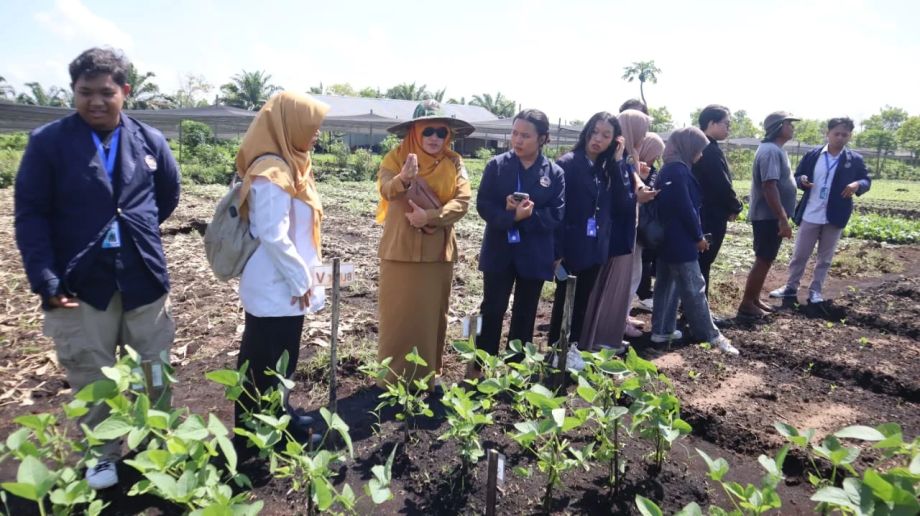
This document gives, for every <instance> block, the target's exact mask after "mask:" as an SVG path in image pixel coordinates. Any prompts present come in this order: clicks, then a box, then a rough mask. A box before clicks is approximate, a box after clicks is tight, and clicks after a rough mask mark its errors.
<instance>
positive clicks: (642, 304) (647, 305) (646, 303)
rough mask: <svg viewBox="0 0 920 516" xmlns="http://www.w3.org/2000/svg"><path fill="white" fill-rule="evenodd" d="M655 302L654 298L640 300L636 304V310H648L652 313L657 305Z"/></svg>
mask: <svg viewBox="0 0 920 516" xmlns="http://www.w3.org/2000/svg"><path fill="white" fill-rule="evenodd" d="M653 301H654V300H653V299H652V298H648V299H640V300H639V301H637V302H636V308H639V309H641V310H647V311H649V312H651V311H652V307H653V306H654V304H655V303H654V302H653Z"/></svg>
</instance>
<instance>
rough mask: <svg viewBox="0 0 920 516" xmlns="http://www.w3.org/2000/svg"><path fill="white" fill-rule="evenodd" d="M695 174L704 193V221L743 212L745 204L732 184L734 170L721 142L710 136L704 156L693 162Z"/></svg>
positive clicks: (725, 218)
mask: <svg viewBox="0 0 920 516" xmlns="http://www.w3.org/2000/svg"><path fill="white" fill-rule="evenodd" d="M693 176H694V177H695V178H696V180H697V181H698V182H699V184H700V190H701V191H702V193H703V208H702V213H701V217H702V219H703V221H704V224H705V221H707V220H712V221H719V220H722V221H724V220H728V217H729V216H730V215H732V214H738V213H741V210H742V209H743V206H742V205H741V201H739V200H738V194H736V193H735V189H734V185H733V184H732V172H731V169H729V167H728V160H726V159H725V154H724V153H723V152H722V149H721V148H720V147H719V143H718V142H716V141H715V140H713V139H712V138H709V145H707V146H706V148H705V149H703V156H702V157H701V158H700V159H699V161H697V162H696V163H694V164H693Z"/></svg>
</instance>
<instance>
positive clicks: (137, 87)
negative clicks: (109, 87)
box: [125, 64, 176, 109]
mask: <svg viewBox="0 0 920 516" xmlns="http://www.w3.org/2000/svg"><path fill="white" fill-rule="evenodd" d="M152 77H156V74H155V73H153V72H147V73H140V72H139V71H138V70H137V68H135V67H134V65H133V64H132V65H130V66H128V71H127V73H126V74H125V81H126V82H127V83H128V84H130V85H131V92H130V93H128V96H127V98H125V109H169V108H171V107H174V106H175V104H176V103H175V101H174V100H173V99H171V98H170V97H168V96H167V95H164V94H163V93H161V92H160V87H159V86H157V85H156V83H154V82H152V81H150V79H151V78H152Z"/></svg>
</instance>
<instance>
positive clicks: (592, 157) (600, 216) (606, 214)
mask: <svg viewBox="0 0 920 516" xmlns="http://www.w3.org/2000/svg"><path fill="white" fill-rule="evenodd" d="M622 157H623V136H622V130H621V129H620V123H619V122H618V121H617V118H616V116H614V115H612V114H610V113H608V112H606V111H601V112H599V113H595V114H594V116H592V117H591V119H590V120H588V123H587V124H585V127H584V129H582V131H581V134H580V135H579V136H578V142H577V143H576V144H575V147H574V148H573V149H572V151H571V152H569V153H567V154H565V155H563V156H562V157H561V158H559V160H558V161H556V164H557V165H559V166H560V167H561V168H562V170H563V171H564V173H565V187H566V188H565V205H566V210H565V218H564V219H563V223H562V224H560V225H559V227H557V228H556V235H555V253H556V256H555V257H556V262H555V263H556V264H557V265H556V295H555V298H554V300H553V314H552V318H551V320H550V329H549V342H550V345H554V344H555V343H556V342H557V341H558V340H559V336H560V333H561V328H562V316H563V309H564V305H565V290H566V287H565V279H566V276H567V275H569V274H571V275H573V276H575V277H576V278H577V280H576V283H575V300H574V303H573V308H572V322H571V326H570V327H569V342H570V343H571V347H570V351H569V353H570V356H569V359H568V361H567V364H570V365H575V364H578V363H579V362H580V360H581V357H580V355H579V354H578V349H577V347H576V343H577V342H578V340H579V336H580V335H581V327H582V323H583V322H584V317H585V308H586V307H587V304H588V296H589V295H590V294H591V289H592V288H593V287H594V283H595V281H596V280H597V274H598V272H599V271H600V269H601V266H603V265H604V264H605V263H606V262H607V258H608V256H609V254H610V201H611V197H610V195H609V192H608V177H607V174H606V173H605V171H604V167H605V166H606V164H607V162H608V161H610V160H613V161H619V160H620V159H621V158H622ZM576 367H577V366H576Z"/></svg>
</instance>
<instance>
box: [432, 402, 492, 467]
mask: <svg viewBox="0 0 920 516" xmlns="http://www.w3.org/2000/svg"><path fill="white" fill-rule="evenodd" d="M441 403H443V404H444V408H445V409H446V411H447V425H448V426H447V431H446V432H444V434H442V435H441V436H440V437H438V439H439V440H442V441H443V440H447V439H454V440H456V441H457V443H458V445H459V447H460V459H461V466H462V468H463V469H462V472H461V478H463V479H465V478H466V475H467V473H468V472H469V471H470V469H471V467H472V466H473V465H475V464H476V463H478V462H479V459H481V458H482V457H484V456H485V450H483V448H482V443H481V442H480V440H479V432H480V430H481V428H482V427H483V426H485V425H491V424H492V415H491V414H489V413H488V412H487V409H486V408H485V407H484V406H483V402H482V401H481V400H477V399H474V398H473V394H472V393H471V392H469V391H467V390H466V389H464V388H463V387H460V386H458V385H452V386H451V388H450V389H448V390H447V392H445V393H444V396H443V397H442V398H441ZM486 403H488V401H486Z"/></svg>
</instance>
